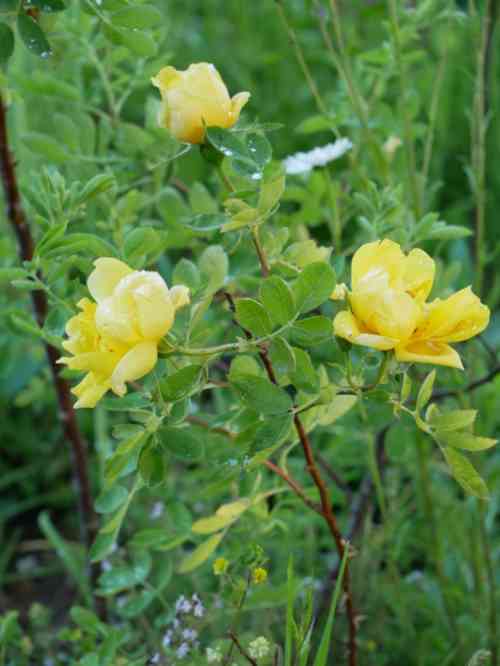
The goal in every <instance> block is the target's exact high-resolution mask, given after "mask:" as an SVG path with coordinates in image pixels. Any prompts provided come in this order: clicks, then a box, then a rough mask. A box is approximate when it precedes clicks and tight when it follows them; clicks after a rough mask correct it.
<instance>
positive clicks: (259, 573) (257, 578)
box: [252, 567, 267, 585]
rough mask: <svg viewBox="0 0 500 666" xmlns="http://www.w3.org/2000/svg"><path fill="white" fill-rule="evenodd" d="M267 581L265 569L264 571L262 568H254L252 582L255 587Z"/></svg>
mask: <svg viewBox="0 0 500 666" xmlns="http://www.w3.org/2000/svg"><path fill="white" fill-rule="evenodd" d="M266 580H267V569H264V567H256V568H255V569H254V570H253V571H252V581H253V582H254V583H255V585H260V584H261V583H265V582H266Z"/></svg>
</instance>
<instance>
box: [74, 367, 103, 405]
mask: <svg viewBox="0 0 500 666" xmlns="http://www.w3.org/2000/svg"><path fill="white" fill-rule="evenodd" d="M110 385H111V384H110V382H109V380H107V379H105V378H103V377H101V376H98V375H95V374H94V373H92V372H89V373H88V374H87V375H86V376H85V378H84V379H83V381H81V382H80V383H79V384H78V385H77V386H75V388H73V389H72V390H71V393H73V394H74V395H76V397H77V398H78V400H77V402H76V403H75V409H81V408H82V407H95V406H96V404H97V403H98V402H99V400H100V399H101V398H102V396H103V395H104V394H105V393H106V391H108V390H109V388H110Z"/></svg>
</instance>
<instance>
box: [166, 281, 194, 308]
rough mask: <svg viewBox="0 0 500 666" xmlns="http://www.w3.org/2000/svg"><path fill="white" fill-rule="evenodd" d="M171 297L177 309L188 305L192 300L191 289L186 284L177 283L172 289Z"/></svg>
mask: <svg viewBox="0 0 500 666" xmlns="http://www.w3.org/2000/svg"><path fill="white" fill-rule="evenodd" d="M170 298H171V300H172V304H173V306H174V308H175V309H176V310H178V309H179V308H182V307H184V306H185V305H188V304H189V303H190V302H191V299H190V297H189V289H188V288H187V287H185V286H184V285H176V286H175V287H172V289H170Z"/></svg>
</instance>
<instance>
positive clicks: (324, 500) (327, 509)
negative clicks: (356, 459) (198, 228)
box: [226, 293, 357, 666]
mask: <svg viewBox="0 0 500 666" xmlns="http://www.w3.org/2000/svg"><path fill="white" fill-rule="evenodd" d="M226 298H227V300H228V302H229V306H230V308H231V310H232V311H234V301H233V299H232V296H231V295H230V294H229V293H226ZM242 330H243V332H244V334H245V336H246V337H247V338H248V339H249V338H251V337H252V336H251V333H250V332H249V331H247V330H245V329H242ZM259 356H260V359H261V361H262V363H263V365H264V368H265V370H266V373H267V376H268V377H269V380H270V381H271V382H272V383H273V384H276V385H278V381H277V378H276V374H275V372H274V368H273V365H272V363H271V360H270V358H269V354H268V351H267V349H266V348H263V347H261V348H260V349H259ZM293 424H294V426H295V430H296V431H297V435H298V437H299V441H300V443H301V446H302V450H303V452H304V457H305V459H306V463H307V464H306V470H307V472H308V474H309V476H310V477H311V479H312V480H313V482H314V485H315V486H316V488H317V490H318V493H319V496H320V502H321V516H322V518H323V519H324V521H325V522H326V524H327V525H328V529H329V530H330V533H331V535H332V537H333V540H334V542H335V546H336V549H337V553H338V556H339V559H340V561H342V559H343V557H344V552H345V549H346V543H345V541H344V539H343V538H342V534H341V533H340V530H339V527H338V525H337V520H336V518H335V515H334V513H333V511H332V502H331V498H330V493H329V492H328V488H327V486H326V484H325V482H324V480H323V478H322V476H321V473H320V471H319V469H318V466H317V465H316V461H315V459H314V454H313V450H312V446H311V442H310V440H309V436H308V435H307V432H306V430H305V428H304V425H303V423H302V421H301V419H300V416H299V415H298V414H294V416H293ZM342 585H343V589H344V594H345V603H346V610H347V619H348V624H349V665H350V666H355V665H356V649H357V646H356V633H357V627H356V613H355V610H354V604H353V600H352V593H351V582H350V571H349V565H348V564H346V568H345V574H344V578H343V581H342Z"/></svg>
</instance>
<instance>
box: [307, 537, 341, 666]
mask: <svg viewBox="0 0 500 666" xmlns="http://www.w3.org/2000/svg"><path fill="white" fill-rule="evenodd" d="M348 557H349V544H346V546H345V547H344V554H343V556H342V560H341V562H340V570H339V573H338V576H337V579H336V581H335V589H334V591H333V595H332V601H331V604H330V610H329V611H328V619H327V621H326V624H325V627H324V629H323V635H322V636H321V642H320V644H319V648H318V651H317V653H316V657H315V659H314V665H313V666H327V664H328V661H329V659H328V655H329V654H330V642H331V639H332V632H333V623H334V620H335V611H336V610H337V604H338V601H339V598H340V593H341V591H342V581H343V579H344V574H345V569H346V566H347V560H348Z"/></svg>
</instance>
